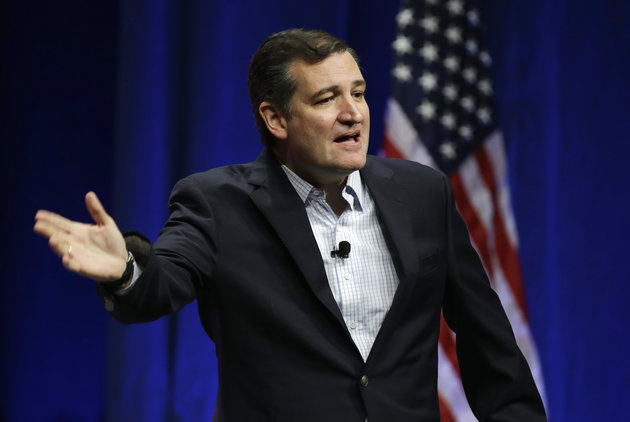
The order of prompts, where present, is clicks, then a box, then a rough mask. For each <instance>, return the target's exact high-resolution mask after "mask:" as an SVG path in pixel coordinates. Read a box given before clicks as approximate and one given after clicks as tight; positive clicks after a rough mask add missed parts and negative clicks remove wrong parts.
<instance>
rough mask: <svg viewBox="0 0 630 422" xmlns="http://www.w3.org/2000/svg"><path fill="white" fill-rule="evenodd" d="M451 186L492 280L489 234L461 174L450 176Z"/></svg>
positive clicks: (458, 206) (458, 207)
mask: <svg viewBox="0 0 630 422" xmlns="http://www.w3.org/2000/svg"><path fill="white" fill-rule="evenodd" d="M450 179H451V185H452V186H453V193H454V194H455V202H456V203H457V209H458V210H459V213H460V214H461V215H462V217H463V218H464V221H465V222H466V226H468V232H469V233H470V236H471V237H472V239H473V242H474V244H475V246H476V247H477V252H478V253H479V256H480V257H481V262H482V263H483V265H484V267H485V269H486V272H487V273H488V276H489V277H490V279H491V280H492V261H491V259H490V249H489V247H488V233H487V232H486V229H485V227H484V225H483V223H482V222H481V219H480V218H479V216H478V215H477V213H476V212H475V208H474V207H473V205H472V203H471V202H470V199H468V194H467V192H466V189H465V188H464V185H463V183H462V179H461V177H460V175H459V173H457V172H456V173H453V174H451V176H450Z"/></svg>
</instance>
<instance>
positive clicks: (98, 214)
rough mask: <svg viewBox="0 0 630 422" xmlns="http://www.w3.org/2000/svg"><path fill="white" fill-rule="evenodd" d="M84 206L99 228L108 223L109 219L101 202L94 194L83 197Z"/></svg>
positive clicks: (89, 193)
mask: <svg viewBox="0 0 630 422" xmlns="http://www.w3.org/2000/svg"><path fill="white" fill-rule="evenodd" d="M85 205H86V207H87V209H88V211H89V212H90V215H91V216H92V218H93V219H94V222H95V223H96V224H98V225H99V226H100V225H103V224H106V223H107V222H109V220H110V218H111V217H110V216H109V214H107V212H106V211H105V208H104V207H103V205H102V204H101V201H100V200H99V199H98V196H96V194H95V193H94V192H88V193H87V195H85Z"/></svg>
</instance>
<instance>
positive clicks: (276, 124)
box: [258, 101, 288, 139]
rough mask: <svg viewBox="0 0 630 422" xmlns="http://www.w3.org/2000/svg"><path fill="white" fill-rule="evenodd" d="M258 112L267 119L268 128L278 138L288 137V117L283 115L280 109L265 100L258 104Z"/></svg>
mask: <svg viewBox="0 0 630 422" xmlns="http://www.w3.org/2000/svg"><path fill="white" fill-rule="evenodd" d="M258 113H259V114H260V117H261V118H262V119H263V120H264V121H265V125H266V126H267V130H269V132H271V134H272V135H273V136H275V137H276V138H278V139H286V138H287V136H288V134H287V119H285V117H284V116H283V115H282V113H281V112H280V109H279V108H278V107H276V106H275V105H273V104H271V103H270V102H268V101H263V102H262V103H260V105H259V106H258Z"/></svg>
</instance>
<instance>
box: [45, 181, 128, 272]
mask: <svg viewBox="0 0 630 422" xmlns="http://www.w3.org/2000/svg"><path fill="white" fill-rule="evenodd" d="M85 205H86V206H87V209H88V211H89V212H90V215H91V216H92V218H93V219H94V223H95V224H85V223H79V222H76V221H72V220H68V219H67V218H65V217H62V216H61V215H59V214H55V213H53V212H50V211H46V210H39V211H37V214H35V226H34V227H33V231H35V233H38V234H40V235H42V236H44V237H46V238H48V244H49V245H50V248H51V249H52V250H53V251H54V252H55V253H56V254H57V255H59V256H60V257H61V260H62V262H63V265H64V267H66V268H67V269H68V270H70V271H74V272H76V273H78V274H80V275H82V276H85V277H89V278H91V279H93V280H96V281H116V280H118V279H120V277H122V275H123V273H124V271H125V267H126V265H127V247H126V246H125V239H124V238H123V235H122V233H121V232H120V230H118V226H116V222H115V221H114V219H113V218H112V217H110V216H109V214H107V212H106V211H105V208H103V205H102V204H101V202H100V201H99V199H98V197H97V196H96V194H95V193H94V192H89V193H88V194H87V195H85Z"/></svg>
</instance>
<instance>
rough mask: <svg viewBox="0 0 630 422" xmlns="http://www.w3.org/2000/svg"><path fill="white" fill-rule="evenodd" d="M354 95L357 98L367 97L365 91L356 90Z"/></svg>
mask: <svg viewBox="0 0 630 422" xmlns="http://www.w3.org/2000/svg"><path fill="white" fill-rule="evenodd" d="M352 96H353V97H354V98H356V99H362V98H364V97H365V91H355V92H353V93H352Z"/></svg>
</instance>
